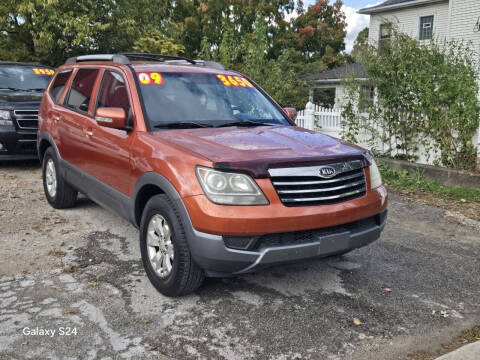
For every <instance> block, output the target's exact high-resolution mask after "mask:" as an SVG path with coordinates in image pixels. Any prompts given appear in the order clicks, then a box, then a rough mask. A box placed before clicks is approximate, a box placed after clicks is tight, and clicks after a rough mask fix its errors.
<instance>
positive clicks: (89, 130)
mask: <svg viewBox="0 0 480 360" xmlns="http://www.w3.org/2000/svg"><path fill="white" fill-rule="evenodd" d="M83 132H84V133H85V136H87V137H88V136H93V131H92V129H91V128H88V129H85V130H83Z"/></svg>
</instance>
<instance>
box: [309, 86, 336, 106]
mask: <svg viewBox="0 0 480 360" xmlns="http://www.w3.org/2000/svg"><path fill="white" fill-rule="evenodd" d="M335 93H336V89H335V88H334V87H332V88H317V89H313V103H314V104H317V105H320V106H322V107H325V108H329V109H331V108H333V107H335Z"/></svg>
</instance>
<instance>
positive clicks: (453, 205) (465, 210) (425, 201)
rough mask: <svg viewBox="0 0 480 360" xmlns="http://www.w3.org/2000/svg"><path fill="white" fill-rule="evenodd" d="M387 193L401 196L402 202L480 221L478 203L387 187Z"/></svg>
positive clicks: (479, 206) (479, 205) (479, 204)
mask: <svg viewBox="0 0 480 360" xmlns="http://www.w3.org/2000/svg"><path fill="white" fill-rule="evenodd" d="M387 189H388V191H391V192H393V193H395V194H398V195H401V196H402V197H403V198H404V200H407V201H410V202H415V203H417V204H422V205H429V206H434V207H437V208H441V209H445V210H449V211H451V212H456V213H460V214H462V215H463V216H465V217H467V218H470V219H473V220H475V221H480V203H479V202H474V201H468V200H465V201H461V200H458V199H455V198H453V197H439V196H438V195H433V194H430V193H426V192H423V191H420V190H411V189H396V188H392V187H390V186H387Z"/></svg>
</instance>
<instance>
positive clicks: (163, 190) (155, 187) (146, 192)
mask: <svg viewBox="0 0 480 360" xmlns="http://www.w3.org/2000/svg"><path fill="white" fill-rule="evenodd" d="M134 194H135V195H134V206H133V216H132V220H133V222H134V225H135V226H137V227H139V226H140V221H141V219H142V214H143V210H144V209H145V205H146V204H147V202H148V200H149V199H150V198H151V197H152V196H155V195H158V194H165V195H167V196H168V197H169V198H170V199H171V200H172V201H174V202H175V203H176V204H177V205H178V207H179V208H180V210H182V211H181V213H182V221H184V220H185V218H184V217H185V216H187V217H188V212H187V209H186V208H185V205H184V203H183V201H182V198H181V197H180V194H179V193H178V191H177V189H176V188H175V186H173V184H172V183H171V182H170V181H169V180H168V179H167V178H166V177H164V176H163V175H160V174H159V173H156V172H148V173H145V174H143V175H142V176H141V177H140V178H139V179H138V181H137V184H136V185H135V192H134ZM188 220H190V219H189V217H188Z"/></svg>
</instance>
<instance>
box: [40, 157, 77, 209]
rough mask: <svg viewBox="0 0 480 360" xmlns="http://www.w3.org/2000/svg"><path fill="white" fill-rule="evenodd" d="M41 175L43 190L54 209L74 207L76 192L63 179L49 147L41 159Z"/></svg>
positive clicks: (55, 158)
mask: <svg viewBox="0 0 480 360" xmlns="http://www.w3.org/2000/svg"><path fill="white" fill-rule="evenodd" d="M42 175H43V189H44V191H45V196H46V198H47V201H48V202H49V203H50V205H52V206H53V207H54V208H55V209H65V208H69V207H72V206H74V205H75V201H76V200H77V194H78V192H77V190H75V189H74V188H73V187H72V186H71V185H70V184H68V183H67V182H66V181H65V180H64V179H63V177H62V175H61V174H60V171H59V166H58V160H57V157H56V156H55V152H54V151H53V149H52V148H51V147H50V148H48V149H47V151H46V152H45V155H44V157H43V163H42Z"/></svg>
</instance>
